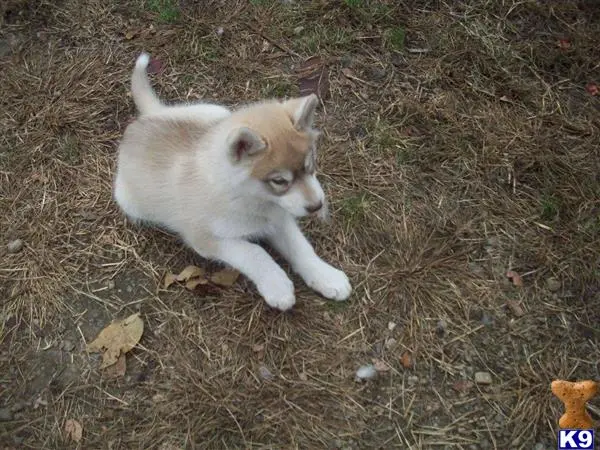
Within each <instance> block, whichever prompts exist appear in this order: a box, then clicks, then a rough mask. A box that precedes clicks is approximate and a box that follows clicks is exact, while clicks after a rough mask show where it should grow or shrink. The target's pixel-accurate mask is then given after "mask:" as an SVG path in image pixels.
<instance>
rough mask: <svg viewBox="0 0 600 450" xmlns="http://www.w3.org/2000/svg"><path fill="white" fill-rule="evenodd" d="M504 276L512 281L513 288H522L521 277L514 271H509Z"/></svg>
mask: <svg viewBox="0 0 600 450" xmlns="http://www.w3.org/2000/svg"><path fill="white" fill-rule="evenodd" d="M506 276H507V277H508V278H510V279H511V280H512V282H513V284H514V285H515V286H517V287H522V286H523V279H522V278H521V275H519V274H518V273H517V272H515V271H514V270H509V271H508V272H506Z"/></svg>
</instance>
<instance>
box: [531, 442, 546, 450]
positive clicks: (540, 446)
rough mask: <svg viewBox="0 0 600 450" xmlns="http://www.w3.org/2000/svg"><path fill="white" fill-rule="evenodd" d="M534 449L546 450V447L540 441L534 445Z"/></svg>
mask: <svg viewBox="0 0 600 450" xmlns="http://www.w3.org/2000/svg"><path fill="white" fill-rule="evenodd" d="M533 450H546V447H545V446H544V444H542V443H541V442H538V443H537V444H535V445H534V446H533Z"/></svg>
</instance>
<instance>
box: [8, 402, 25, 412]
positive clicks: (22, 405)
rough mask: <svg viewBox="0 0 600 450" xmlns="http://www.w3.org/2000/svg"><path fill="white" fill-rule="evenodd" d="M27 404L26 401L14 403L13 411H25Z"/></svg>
mask: <svg viewBox="0 0 600 450" xmlns="http://www.w3.org/2000/svg"><path fill="white" fill-rule="evenodd" d="M26 406H27V405H26V404H25V402H17V403H15V404H14V405H12V408H10V409H11V411H12V412H14V413H16V412H19V411H23V410H24V409H25V407H26Z"/></svg>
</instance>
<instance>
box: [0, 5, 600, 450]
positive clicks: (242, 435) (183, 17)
mask: <svg viewBox="0 0 600 450" xmlns="http://www.w3.org/2000/svg"><path fill="white" fill-rule="evenodd" d="M0 12H1V13H2V15H1V16H0V20H1V27H0V105H1V107H0V130H1V133H0V177H1V178H0V179H1V190H0V207H1V211H2V214H0V238H1V244H2V245H1V246H0V305H1V310H0V443H1V445H0V448H15V449H16V448H19V449H22V448H25V449H34V448H35V449H42V448H43V449H58V448H82V449H83V448H85V449H114V450H116V449H160V450H174V449H192V448H207V449H209V448H210V449H230V448H273V449H275V448H277V449H283V448H286V449H287V448H303V449H305V448H306V449H308V448H315V449H316V448H323V449H325V448H328V449H334V448H335V449H348V450H349V449H363V448H380V449H388V448H406V449H408V448H410V449H429V448H436V449H455V448H456V449H502V450H505V449H509V448H510V449H527V450H531V449H534V450H544V449H551V448H556V430H557V421H558V418H559V417H560V415H561V414H562V412H563V406H562V404H561V403H560V401H559V400H558V399H556V398H555V397H554V396H553V395H552V394H551V392H550V383H551V381H552V380H554V379H558V378H561V379H568V380H581V379H595V380H598V379H600V373H599V371H600V348H599V347H600V345H599V338H600V328H599V323H600V95H594V94H597V87H595V86H596V85H595V83H598V84H600V47H599V46H598V37H599V36H600V4H598V2H596V1H594V0H588V1H583V0H582V1H559V0H555V1H551V0H548V1H542V0H539V1H533V0H523V1H515V0H506V1H504V0H503V1H495V0H464V1H448V2H443V1H433V0H432V1H425V0H420V1H417V0H414V1H411V0H406V1H392V0H390V1H380V2H370V1H367V0H343V1H324V0H313V1H308V0H306V1H300V0H296V1H274V0H271V1H267V0H262V1H260V0H252V1H249V2H246V1H235V0H220V1H208V0H207V1H200V2H193V1H189V0H182V1H181V2H176V1H175V0H172V1H171V0H147V1H143V0H137V1H110V0H82V1H75V0H60V1H58V0H57V1H45V0H41V1H39V0H38V1H33V0H30V1H27V0H6V1H4V2H2V5H1V6H0ZM141 51H148V52H150V53H151V54H152V56H154V57H155V58H157V60H159V61H160V62H161V63H162V70H161V71H158V73H156V74H153V75H152V82H153V85H154V86H155V87H156V89H157V91H158V92H160V95H161V96H162V97H163V98H165V99H167V100H169V101H196V100H200V99H207V100H210V101H217V102H221V103H224V104H226V105H228V106H231V107H235V106H236V105H239V104H242V103H245V102H249V101H254V100H258V99H261V98H265V97H273V96H278V97H285V96H293V95H299V94H300V92H305V91H304V89H305V88H307V86H308V88H309V89H310V88H311V87H312V88H314V86H315V83H313V84H312V85H311V84H310V82H308V81H307V80H306V76H305V75H302V74H301V73H299V68H300V69H301V68H302V67H306V66H307V65H309V66H311V67H312V68H313V69H315V68H317V69H318V72H317V73H318V74H320V75H319V76H320V79H321V82H320V83H318V84H317V88H318V92H319V93H320V95H321V96H322V106H321V108H320V110H319V113H318V119H317V120H318V126H319V128H320V129H321V130H322V132H323V137H322V141H321V144H320V151H319V152H320V153H319V171H320V173H321V175H320V177H321V180H322V182H323V184H324V186H325V188H326V190H327V192H328V195H329V199H330V204H331V211H332V222H331V223H330V224H324V223H319V222H315V221H305V223H304V224H303V227H304V229H305V230H306V233H307V234H308V236H309V238H310V240H311V241H312V242H313V243H314V245H315V247H316V249H317V252H318V253H319V255H321V256H322V257H323V258H324V259H325V260H326V261H328V262H331V263H332V264H334V265H336V266H339V267H341V268H343V270H345V271H346V273H347V274H348V275H349V277H350V279H351V281H352V284H353V288H354V292H353V294H352V297H351V298H350V300H349V301H348V302H347V303H345V304H334V303H332V302H329V301H326V300H324V299H323V298H321V297H319V296H318V295H316V294H315V293H313V292H311V291H310V290H309V289H307V288H306V286H305V285H304V284H303V283H302V281H301V280H300V279H298V277H296V276H293V278H292V279H293V280H294V282H295V285H296V289H297V291H296V292H297V305H296V307H295V308H294V310H293V311H292V312H290V313H285V314H284V313H280V312H277V311H274V310H271V309H269V308H268V307H267V306H266V305H265V304H264V301H262V300H261V298H260V297H259V296H258V294H257V292H256V290H255V289H254V287H253V286H252V285H251V284H250V283H249V282H248V281H247V280H246V279H244V278H240V279H239V280H238V281H237V282H236V284H235V285H234V286H232V287H231V288H223V287H214V286H200V287H198V288H197V289H196V290H194V291H187V290H185V289H184V288H182V287H181V286H179V285H173V286H170V287H169V288H167V289H163V287H162V281H163V277H164V275H165V274H166V273H167V272H174V273H178V272H179V271H181V270H182V269H183V268H184V267H185V266H187V265H189V264H196V265H198V266H201V267H205V268H207V269H208V270H209V271H213V270H217V269H218V267H219V266H218V265H217V264H214V263H207V262H206V261H203V260H202V259H201V258H199V257H197V256H195V255H194V254H193V252H192V251H190V250H188V249H186V248H184V247H183V246H182V244H181V242H180V241H179V240H178V239H177V237H176V236H171V235H168V234H166V233H164V232H162V231H160V230H154V229H144V228H138V227H136V226H133V225H131V224H128V223H127V222H126V221H125V220H124V219H123V217H122V216H121V215H120V213H119V212H118V210H117V208H116V206H115V204H114V202H113V201H112V199H111V183H112V176H113V173H114V168H115V160H116V147H117V144H118V141H119V139H120V137H121V135H122V132H123V130H124V127H125V126H126V125H127V123H128V122H129V121H130V119H131V118H132V117H133V116H134V114H135V110H134V107H133V104H132V101H131V97H130V95H129V93H128V92H129V76H130V73H131V70H132V68H133V63H134V61H135V58H136V56H137V55H138V54H139V53H140V52H141ZM313 56H314V57H318V58H315V59H312V60H311V61H312V62H309V63H304V61H306V60H307V59H308V58H310V57H313ZM303 64H304V66H302V65H303ZM307 70H308V69H307ZM15 240H21V241H20V242H19V241H17V242H15ZM21 243H22V248H19V247H20V244H21ZM284 267H285V269H286V270H288V271H289V268H288V266H287V265H284ZM508 271H514V272H516V274H518V276H517V277H512V278H510V277H509V276H507V272H508ZM135 312H139V313H140V314H141V317H142V319H143V320H144V324H145V330H144V335H143V337H142V339H141V341H140V344H139V345H138V346H137V347H136V348H135V349H133V350H132V351H131V352H129V353H128V354H127V357H126V362H127V371H126V374H125V375H124V376H122V377H117V378H110V377H108V376H107V374H106V373H104V372H103V371H101V370H100V369H99V366H100V355H99V354H96V353H88V352H86V343H89V342H90V341H91V340H92V339H94V338H95V337H96V335H97V334H98V332H99V331H100V330H101V329H103V328H104V327H105V326H106V325H107V324H108V323H110V321H111V320H113V319H120V318H124V317H126V316H128V315H130V314H132V313H135ZM372 363H375V364H376V366H377V368H378V369H380V370H379V372H378V374H377V376H376V377H375V378H374V379H371V380H367V381H360V380H356V379H355V373H356V370H357V369H358V368H359V367H360V366H362V365H365V364H372ZM480 372H482V373H483V374H481V373H480ZM476 374H477V375H476ZM588 409H589V412H590V414H591V415H592V417H593V418H594V419H598V418H600V397H598V398H596V399H594V400H592V401H591V402H590V403H589V408H588ZM70 419H72V420H76V421H77V422H78V423H80V424H81V426H82V431H83V432H82V438H81V440H80V441H79V442H75V441H73V440H72V439H71V437H69V436H68V434H67V433H66V432H65V425H66V424H67V421H68V420H70ZM597 441H600V439H598V438H597Z"/></svg>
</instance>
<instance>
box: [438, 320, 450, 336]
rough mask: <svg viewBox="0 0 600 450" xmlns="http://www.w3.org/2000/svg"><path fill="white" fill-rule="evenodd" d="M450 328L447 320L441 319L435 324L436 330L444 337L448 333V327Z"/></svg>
mask: <svg viewBox="0 0 600 450" xmlns="http://www.w3.org/2000/svg"><path fill="white" fill-rule="evenodd" d="M447 328H448V324H447V323H446V321H445V320H443V319H440V320H438V323H437V324H436V326H435V332H436V333H437V335H438V336H439V337H442V336H443V335H444V334H445V333H446V329H447Z"/></svg>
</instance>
